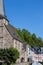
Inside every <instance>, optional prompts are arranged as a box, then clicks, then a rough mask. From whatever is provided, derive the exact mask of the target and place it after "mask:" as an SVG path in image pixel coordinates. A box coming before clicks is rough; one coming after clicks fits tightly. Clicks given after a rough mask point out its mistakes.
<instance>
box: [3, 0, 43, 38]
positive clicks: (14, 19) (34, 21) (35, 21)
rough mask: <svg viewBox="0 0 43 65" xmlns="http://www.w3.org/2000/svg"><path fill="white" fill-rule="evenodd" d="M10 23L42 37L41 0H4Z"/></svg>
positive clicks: (42, 4)
mask: <svg viewBox="0 0 43 65" xmlns="http://www.w3.org/2000/svg"><path fill="white" fill-rule="evenodd" d="M4 3H5V12H6V16H7V18H8V19H9V21H10V23H11V24H12V25H13V26H15V27H17V28H20V29H23V28H25V29H27V30H28V31H30V32H31V33H35V34H36V35H37V36H39V37H42V38H43V0H5V2H4Z"/></svg>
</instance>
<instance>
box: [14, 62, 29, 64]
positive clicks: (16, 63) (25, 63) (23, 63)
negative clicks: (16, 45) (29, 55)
mask: <svg viewBox="0 0 43 65" xmlns="http://www.w3.org/2000/svg"><path fill="white" fill-rule="evenodd" d="M14 65H30V64H29V62H25V63H16V64H14Z"/></svg>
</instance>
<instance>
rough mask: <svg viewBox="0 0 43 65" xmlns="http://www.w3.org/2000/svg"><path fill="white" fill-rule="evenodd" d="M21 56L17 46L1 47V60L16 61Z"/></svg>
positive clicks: (8, 62) (6, 61) (9, 62)
mask: <svg viewBox="0 0 43 65" xmlns="http://www.w3.org/2000/svg"><path fill="white" fill-rule="evenodd" d="M18 58H19V52H18V50H17V49H15V48H9V49H0V60H2V61H4V62H5V63H7V64H9V65H10V64H11V63H15V62H16V60H17V59H18Z"/></svg>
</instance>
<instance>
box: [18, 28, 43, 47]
mask: <svg viewBox="0 0 43 65" xmlns="http://www.w3.org/2000/svg"><path fill="white" fill-rule="evenodd" d="M17 32H18V34H19V36H20V37H21V39H22V40H23V41H24V42H27V43H28V44H29V45H30V46H37V47H43V40H42V39H41V38H40V37H39V38H38V37H37V36H36V34H35V33H33V34H31V33H30V32H29V31H28V30H26V29H22V30H20V29H17Z"/></svg>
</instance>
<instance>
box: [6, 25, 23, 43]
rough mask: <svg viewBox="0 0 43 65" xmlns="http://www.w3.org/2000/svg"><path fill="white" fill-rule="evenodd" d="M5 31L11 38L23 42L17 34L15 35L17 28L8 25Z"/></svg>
mask: <svg viewBox="0 0 43 65" xmlns="http://www.w3.org/2000/svg"><path fill="white" fill-rule="evenodd" d="M5 26H6V28H7V30H8V31H9V33H10V34H11V36H12V37H13V38H14V39H16V40H18V41H20V42H23V41H22V40H21V38H20V36H19V34H18V33H17V28H15V27H13V26H12V25H11V24H8V25H5Z"/></svg>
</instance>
